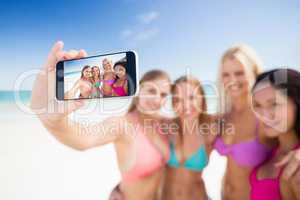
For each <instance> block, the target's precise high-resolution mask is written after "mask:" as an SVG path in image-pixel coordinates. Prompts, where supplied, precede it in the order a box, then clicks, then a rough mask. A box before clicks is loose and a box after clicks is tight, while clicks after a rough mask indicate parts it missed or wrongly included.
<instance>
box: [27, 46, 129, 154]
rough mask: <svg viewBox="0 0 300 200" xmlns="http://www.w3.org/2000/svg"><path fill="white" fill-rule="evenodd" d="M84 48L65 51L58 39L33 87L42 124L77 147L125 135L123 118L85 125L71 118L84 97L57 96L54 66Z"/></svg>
mask: <svg viewBox="0 0 300 200" xmlns="http://www.w3.org/2000/svg"><path fill="white" fill-rule="evenodd" d="M85 56H86V53H85V51H84V50H80V51H75V50H71V51H69V52H65V51H63V43H62V42H57V43H56V44H55V45H54V46H53V48H52V50H51V51H50V53H49V56H48V58H47V60H46V63H45V66H44V67H43V68H42V69H41V71H40V73H39V74H38V75H37V77H36V80H35V82H34V85H33V89H32V97H31V105H30V106H31V109H32V110H33V111H34V112H35V113H36V114H37V116H38V118H39V119H40V120H41V122H42V123H43V125H44V126H45V127H46V129H47V130H49V132H50V133H51V134H53V135H54V136H55V137H56V138H57V139H58V140H59V141H60V142H62V143H63V144H65V145H68V146H70V147H72V148H75V149H78V150H84V149H88V148H91V147H94V146H98V145H102V144H106V143H108V142H115V141H117V140H118V139H119V138H120V135H122V131H123V129H122V127H123V125H124V120H123V118H122V117H119V118H109V119H107V120H105V121H104V122H102V123H98V124H95V125H91V124H88V125H86V126H85V125H83V124H80V123H77V122H74V121H72V120H69V118H68V115H69V114H70V113H72V112H74V111H76V110H77V109H79V108H80V107H82V106H83V104H84V100H72V101H58V100H57V99H56V98H55V66H56V63H57V62H59V61H60V60H64V59H74V58H82V57H85Z"/></svg>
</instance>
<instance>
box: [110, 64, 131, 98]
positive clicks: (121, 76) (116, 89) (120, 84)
mask: <svg viewBox="0 0 300 200" xmlns="http://www.w3.org/2000/svg"><path fill="white" fill-rule="evenodd" d="M114 72H115V74H116V80H115V83H114V84H113V85H112V90H113V91H112V92H113V93H112V94H113V96H126V95H127V94H128V80H127V74H126V63H122V62H117V63H115V65H114Z"/></svg>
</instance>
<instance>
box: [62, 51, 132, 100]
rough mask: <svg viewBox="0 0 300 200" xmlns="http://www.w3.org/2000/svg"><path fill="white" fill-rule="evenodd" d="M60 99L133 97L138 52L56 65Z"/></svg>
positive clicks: (69, 61) (99, 56) (101, 56)
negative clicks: (136, 53)
mask: <svg viewBox="0 0 300 200" xmlns="http://www.w3.org/2000/svg"><path fill="white" fill-rule="evenodd" d="M56 70H57V73H56V74H57V79H56V84H57V85H56V89H57V92H56V94H57V99H59V100H70V99H93V98H107V97H108V98H110V97H124V96H132V95H134V94H135V92H136V86H137V83H136V81H137V77H136V75H137V72H136V55H135V53H134V52H131V51H130V52H121V53H113V54H106V55H98V56H92V57H87V58H82V59H74V60H65V61H61V62H59V63H58V64H57V66H56Z"/></svg>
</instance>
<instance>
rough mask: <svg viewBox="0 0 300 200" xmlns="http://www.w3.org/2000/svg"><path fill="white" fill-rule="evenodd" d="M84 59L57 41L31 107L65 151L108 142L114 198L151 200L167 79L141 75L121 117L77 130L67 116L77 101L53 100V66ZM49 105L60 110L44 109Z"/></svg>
mask: <svg viewBox="0 0 300 200" xmlns="http://www.w3.org/2000/svg"><path fill="white" fill-rule="evenodd" d="M85 55H86V54H85V52H84V51H82V50H81V51H79V52H78V51H70V52H64V51H63V43H62V42H58V43H56V44H55V45H54V47H53V49H52V50H51V52H50V54H49V57H48V59H47V62H46V65H45V67H44V68H43V69H42V71H41V73H40V74H38V76H37V78H36V81H35V83H34V86H33V90H32V100H31V108H32V109H33V111H35V112H36V113H37V115H38V117H39V119H40V120H41V122H42V123H43V125H44V126H45V127H46V128H47V129H48V131H49V132H50V133H51V134H52V135H53V136H55V137H56V138H57V139H58V141H60V142H61V143H62V144H64V145H67V146H69V147H71V148H74V149H77V150H87V149H90V148H93V147H98V146H101V145H104V144H107V143H113V144H114V147H115V150H116V155H117V161H118V165H119V169H120V173H121V175H122V180H121V183H120V186H119V193H120V197H121V198H122V199H124V200H155V198H156V193H157V190H158V186H159V184H160V181H161V177H162V173H163V168H164V166H165V163H166V161H167V160H168V157H169V149H168V144H167V141H166V139H164V137H163V136H162V135H161V134H158V132H157V130H158V129H159V124H160V120H161V118H160V115H159V110H160V108H161V106H162V105H163V104H164V103H165V101H166V96H167V95H168V94H169V92H170V79H169V77H168V75H167V74H166V73H165V72H163V71H159V70H155V71H150V72H148V73H146V74H145V75H144V76H143V78H142V80H141V83H140V91H139V94H138V96H137V97H136V98H135V99H134V101H133V104H132V106H131V108H130V109H129V111H128V113H127V114H125V115H124V116H119V117H110V118H107V119H106V120H104V121H103V122H100V123H98V124H96V125H93V126H91V125H87V126H83V125H81V124H80V123H78V122H74V121H72V120H70V119H68V117H67V116H68V114H70V113H71V112H74V111H75V110H77V109H78V108H80V107H81V106H82V105H83V101H82V100H76V101H68V102H58V101H56V99H55V89H54V87H55V65H56V63H57V62H58V61H59V60H62V59H74V58H81V57H84V56H85ZM47 91H49V92H48V93H47ZM49 107H54V108H58V111H61V112H58V111H53V112H51V113H50V112H49V111H47V110H44V109H46V108H49ZM99 170H101V169H99ZM58 178H59V177H58Z"/></svg>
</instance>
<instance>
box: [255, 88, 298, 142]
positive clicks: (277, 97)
mask: <svg viewBox="0 0 300 200" xmlns="http://www.w3.org/2000/svg"><path fill="white" fill-rule="evenodd" d="M253 109H254V112H255V114H256V116H257V117H258V118H259V119H260V120H261V121H262V122H263V124H264V128H265V134H266V135H267V136H268V137H278V136H279V135H280V134H281V133H285V132H287V131H289V130H291V129H293V128H294V124H295V120H296V105H295V103H294V102H293V101H292V100H291V99H290V98H289V97H287V96H286V95H285V94H284V93H283V92H282V91H280V90H279V89H275V88H274V87H273V86H271V85H270V84H268V83H261V84H259V85H258V86H256V87H255V89H254V91H253Z"/></svg>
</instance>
